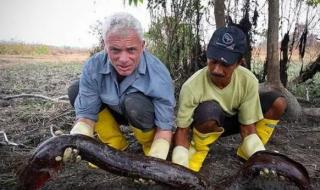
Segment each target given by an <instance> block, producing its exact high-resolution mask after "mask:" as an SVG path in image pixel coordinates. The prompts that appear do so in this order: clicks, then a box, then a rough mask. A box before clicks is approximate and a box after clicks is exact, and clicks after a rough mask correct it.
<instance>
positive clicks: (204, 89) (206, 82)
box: [177, 66, 263, 128]
mask: <svg viewBox="0 0 320 190" xmlns="http://www.w3.org/2000/svg"><path fill="white" fill-rule="evenodd" d="M258 90H259V83H258V80H257V78H256V77H255V76H254V75H253V74H252V73H251V72H250V71H249V70H248V69H246V68H244V67H242V66H238V67H237V68H236V69H235V70H234V72H233V74H232V77H231V81H230V83H229V84H228V86H226V87H225V88H223V89H220V88H218V87H216V86H215V85H214V84H213V83H212V82H211V79H210V77H209V72H208V67H205V68H203V69H201V70H199V71H197V72H196V73H195V74H193V75H192V76H191V77H190V78H189V79H188V80H187V81H186V82H185V83H184V84H183V85H182V88H181V91H180V96H179V109H178V115H177V125H178V127H181V128H186V127H189V126H190V125H191V123H192V122H193V112H194V110H195V109H196V108H197V106H198V105H199V104H200V103H202V102H204V101H209V100H214V101H216V102H218V103H219V104H220V106H221V108H222V109H223V110H224V112H225V113H227V114H228V115H235V114H237V113H238V120H239V122H240V123H241V124H243V125H249V124H253V123H255V122H257V121H259V120H261V119H262V118H263V114H262V111H261V106H260V99H259V92H258Z"/></svg>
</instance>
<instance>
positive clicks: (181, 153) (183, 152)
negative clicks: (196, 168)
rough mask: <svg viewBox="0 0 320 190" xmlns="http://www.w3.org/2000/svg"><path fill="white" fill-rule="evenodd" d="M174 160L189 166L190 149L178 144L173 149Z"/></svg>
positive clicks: (176, 162)
mask: <svg viewBox="0 0 320 190" xmlns="http://www.w3.org/2000/svg"><path fill="white" fill-rule="evenodd" d="M172 162H173V163H175V164H179V165H181V166H184V167H186V168H189V150H188V149H187V148H186V147H184V146H176V147H174V149H173V151H172Z"/></svg>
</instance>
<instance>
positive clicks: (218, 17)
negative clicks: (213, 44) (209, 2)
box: [214, 0, 226, 28]
mask: <svg viewBox="0 0 320 190" xmlns="http://www.w3.org/2000/svg"><path fill="white" fill-rule="evenodd" d="M224 12H225V6H224V0H215V1H214V18H215V21H216V28H220V27H222V26H224V25H226V22H225V13H224Z"/></svg>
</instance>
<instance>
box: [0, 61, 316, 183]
mask: <svg viewBox="0 0 320 190" xmlns="http://www.w3.org/2000/svg"><path fill="white" fill-rule="evenodd" d="M15 59H23V60H28V61H27V63H29V64H25V63H26V62H24V61H21V62H15V61H12V60H15ZM5 60H9V62H6V61H5ZM57 62H59V61H57ZM65 63H66V62H65ZM1 65H2V66H3V65H6V66H5V67H4V66H3V67H1ZM81 67H82V62H76V61H72V62H69V63H67V64H52V62H46V61H41V59H40V60H37V61H35V59H32V58H30V60H29V58H14V57H12V58H5V59H4V58H0V69H1V72H0V96H1V97H5V96H10V95H16V94H21V93H33V94H42V95H45V96H49V97H52V98H55V97H59V96H62V95H66V92H67V88H68V86H69V85H70V84H71V83H72V81H74V80H76V79H78V78H79V75H80V73H81ZM318 105H319V102H318ZM73 120H74V111H73V109H72V107H71V106H70V105H69V104H68V103H54V102H50V101H47V100H43V99H38V98H19V99H12V100H7V101H5V100H0V126H1V127H0V130H3V131H5V132H6V134H7V136H8V138H9V140H10V141H13V142H15V143H19V144H23V145H24V146H10V145H6V144H5V143H4V138H2V136H1V137H0V142H1V143H0V157H1V159H0V171H1V172H0V187H1V188H0V189H15V188H16V183H17V181H16V178H15V173H16V171H17V170H18V168H19V167H20V166H21V165H22V164H23V163H25V162H26V159H27V158H28V156H30V154H31V153H32V150H33V149H34V148H35V147H36V146H37V145H38V144H39V143H41V142H43V141H44V140H46V139H48V138H50V137H51V136H52V135H51V133H50V128H52V129H54V130H58V129H59V130H62V131H63V132H65V133H67V132H68V131H69V130H70V129H71V127H72V125H73ZM319 121H320V118H300V119H298V120H297V121H295V122H287V121H282V122H281V123H280V126H279V127H278V130H277V131H276V133H275V135H274V137H273V139H272V140H271V142H270V143H269V144H268V146H267V148H268V149H270V150H277V151H279V152H280V153H283V154H285V155H287V156H289V157H290V158H292V159H294V160H296V161H298V162H300V163H302V164H303V165H304V166H305V167H306V169H307V170H308V172H309V175H310V177H311V180H312V186H313V188H314V189H320V140H319V139H320V128H319ZM122 130H123V132H124V134H125V135H126V137H127V139H128V140H129V144H130V145H129V148H128V150H127V151H129V152H131V153H132V154H142V150H141V148H140V146H139V145H138V144H137V142H136V141H135V140H134V138H133V135H132V133H131V131H130V130H129V129H128V128H125V127H124V128H122ZM239 142H240V137H239V135H234V136H229V137H224V138H221V139H219V141H218V142H217V143H215V144H214V145H213V147H212V150H211V151H210V154H209V155H208V157H207V159H206V161H205V163H204V167H203V169H202V170H201V173H202V174H203V175H204V176H206V178H207V179H208V180H209V181H210V183H212V184H215V183H219V182H220V181H221V180H223V179H225V178H226V177H228V176H230V175H232V174H235V173H236V172H237V170H238V169H239V168H240V167H241V165H242V162H241V161H240V160H239V159H238V158H237V157H236V154H235V153H236V149H237V146H238V145H239ZM150 188H152V189H170V188H169V187H166V186H164V185H160V184H154V185H151V186H150V185H148V184H138V183H135V182H134V181H133V179H130V178H126V177H121V176H117V175H114V174H111V173H109V172H105V171H103V170H100V169H92V168H89V167H88V164H87V163H86V162H84V161H82V162H80V163H79V164H68V165H66V167H65V168H64V170H63V171H62V172H61V173H59V175H57V176H56V178H55V179H54V180H51V181H49V182H48V183H47V184H46V186H45V187H44V188H43V189H150Z"/></svg>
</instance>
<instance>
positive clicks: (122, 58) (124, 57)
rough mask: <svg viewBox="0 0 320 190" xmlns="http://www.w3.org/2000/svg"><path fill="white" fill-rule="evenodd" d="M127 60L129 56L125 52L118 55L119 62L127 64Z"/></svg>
mask: <svg viewBox="0 0 320 190" xmlns="http://www.w3.org/2000/svg"><path fill="white" fill-rule="evenodd" d="M128 60H129V54H128V53H127V52H126V51H122V52H121V53H120V57H119V61H120V62H124V63H125V62H127V61H128Z"/></svg>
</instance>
